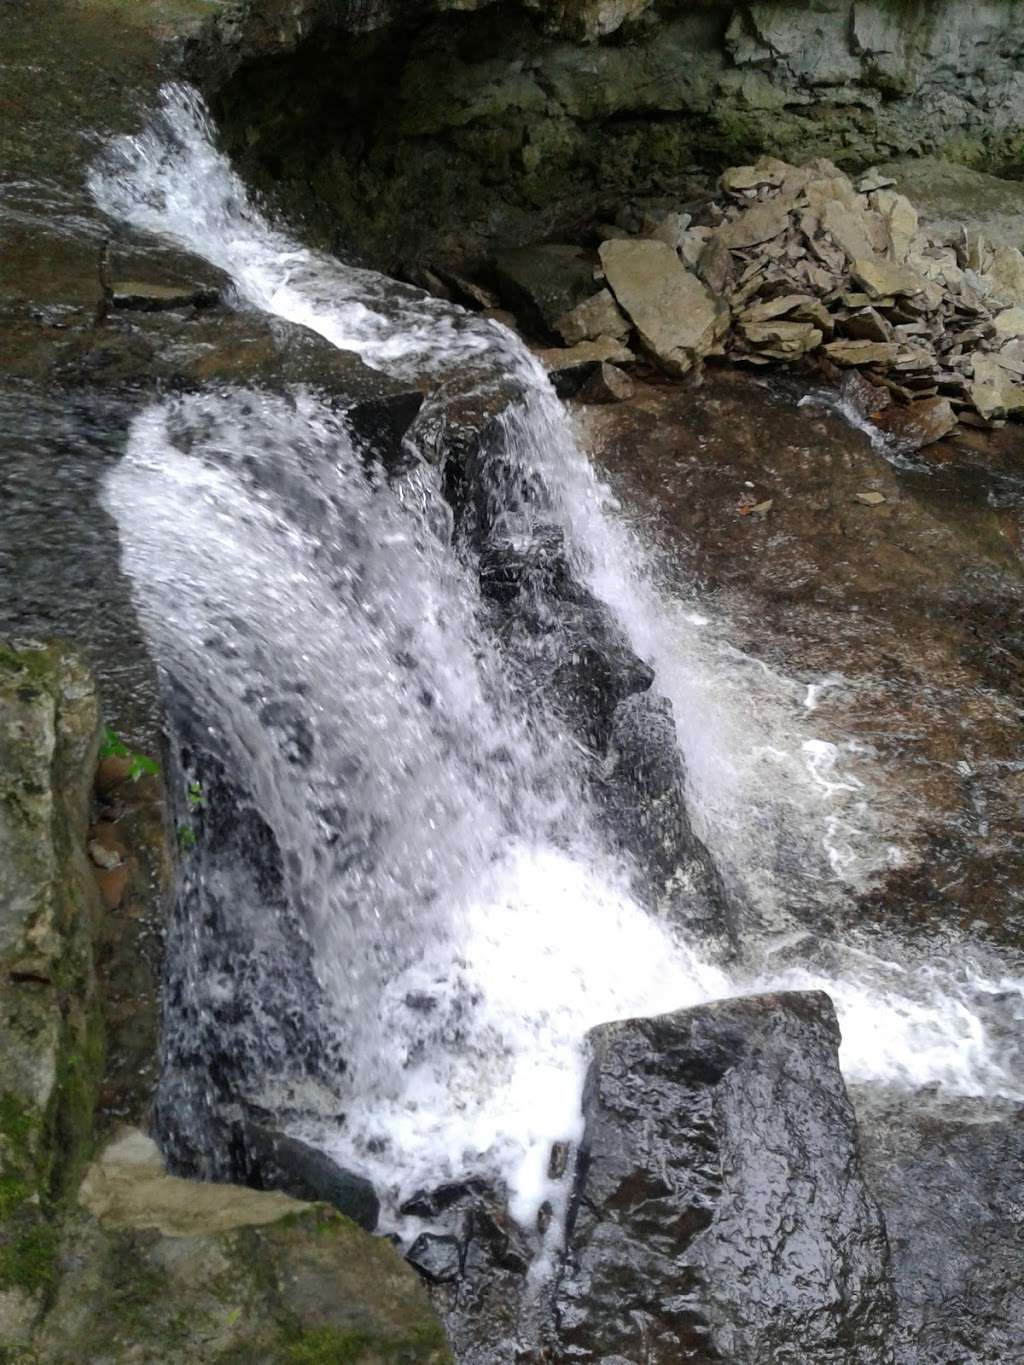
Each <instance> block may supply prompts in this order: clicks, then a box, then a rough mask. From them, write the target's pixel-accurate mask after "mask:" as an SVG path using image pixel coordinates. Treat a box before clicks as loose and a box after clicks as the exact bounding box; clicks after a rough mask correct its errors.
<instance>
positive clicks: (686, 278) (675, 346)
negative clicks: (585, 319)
mask: <svg viewBox="0 0 1024 1365" xmlns="http://www.w3.org/2000/svg"><path fill="white" fill-rule="evenodd" d="M601 264H602V266H603V267H604V272H605V277H606V278H607V280H608V284H609V287H610V288H611V290H612V292H613V293H614V295H615V297H616V298H617V299H618V301H619V305H620V307H621V308H622V309H623V310H624V311H625V313H626V314H627V315H628V316H629V317H630V318H631V319H632V320H633V323H634V324H635V326H636V329H637V333H638V335H639V337H640V342H641V344H642V345H643V347H644V349H645V350H646V351H647V352H649V354H650V355H651V356H652V357H653V359H654V360H656V361H657V363H658V364H659V365H660V366H661V367H662V369H664V370H667V371H668V372H669V373H670V374H678V375H682V374H686V373H687V372H688V371H689V370H691V369H692V368H693V366H694V365H695V364H696V363H697V362H698V361H699V360H700V359H702V358H703V357H704V356H706V355H708V354H709V353H710V352H711V351H713V350H715V348H716V347H717V345H718V343H719V341H720V340H721V338H722V337H723V336H724V335H725V333H726V331H727V330H728V327H729V310H728V308H726V307H725V305H724V304H723V303H722V301H721V300H720V299H718V298H716V297H715V295H714V294H712V292H711V290H710V289H708V287H707V286H706V285H705V284H703V283H702V282H701V281H700V280H699V279H698V278H697V276H696V275H694V274H692V273H691V272H690V271H689V270H687V268H686V267H685V266H684V265H683V264H682V262H681V261H680V259H679V257H678V256H677V254H676V252H675V251H674V250H673V249H672V247H670V246H669V245H668V244H667V243H666V242H659V241H653V240H651V239H649V238H648V239H642V240H637V241H623V240H616V241H611V242H604V243H603V244H602V246H601Z"/></svg>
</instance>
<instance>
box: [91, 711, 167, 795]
mask: <svg viewBox="0 0 1024 1365" xmlns="http://www.w3.org/2000/svg"><path fill="white" fill-rule="evenodd" d="M100 758H126V759H127V760H128V780H129V782H138V780H139V778H140V777H143V776H153V775H154V774H155V773H158V772H159V771H160V765H159V763H157V761H156V760H155V759H153V758H149V757H147V755H146V754H137V753H135V752H134V751H133V750H131V749H129V748H128V746H127V745H126V744H125V742H124V740H123V739H121V737H120V735H119V734H118V733H117V731H116V730H115V729H113V727H112V726H110V725H104V727H103V739H102V740H101V742H100Z"/></svg>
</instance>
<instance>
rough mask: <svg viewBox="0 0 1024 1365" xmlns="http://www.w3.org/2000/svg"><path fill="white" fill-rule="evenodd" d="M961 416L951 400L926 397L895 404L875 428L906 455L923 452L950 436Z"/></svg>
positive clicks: (877, 419) (887, 410)
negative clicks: (957, 415) (957, 414)
mask: <svg viewBox="0 0 1024 1365" xmlns="http://www.w3.org/2000/svg"><path fill="white" fill-rule="evenodd" d="M956 423H957V417H956V413H955V412H954V411H953V408H952V405H951V404H950V402H949V400H948V399H947V398H925V399H922V400H921V401H920V402H917V403H892V404H890V406H889V407H887V408H886V409H885V411H884V412H881V413H879V414H878V416H877V417H876V418H875V425H876V426H877V427H878V429H879V430H880V431H883V432H885V434H886V435H887V436H888V437H889V438H890V439H891V441H892V443H893V445H894V446H895V447H896V449H897V450H898V451H899V452H900V453H902V454H909V452H910V451H913V450H920V449H922V447H924V446H928V445H931V444H932V443H933V442H935V441H941V440H942V438H943V436H948V435H949V433H950V432H951V431H952V430H953V428H954V427H955V426H956Z"/></svg>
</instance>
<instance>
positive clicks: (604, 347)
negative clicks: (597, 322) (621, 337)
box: [537, 337, 636, 372]
mask: <svg viewBox="0 0 1024 1365" xmlns="http://www.w3.org/2000/svg"><path fill="white" fill-rule="evenodd" d="M537 358H538V360H539V361H540V362H541V364H542V365H543V366H544V368H545V369H546V370H548V371H549V372H551V371H554V370H564V369H567V368H568V367H569V366H570V365H583V364H586V363H587V362H588V361H595V360H596V361H603V360H610V361H611V362H612V364H613V365H629V364H630V363H631V362H632V361H634V360H635V359H636V356H634V354H633V352H632V351H631V350H630V349H629V347H628V346H623V344H622V342H621V341H617V340H616V339H615V337H597V338H596V339H595V340H594V341H581V342H580V343H579V344H578V345H577V346H552V347H550V348H549V349H548V350H544V351H538V352H537Z"/></svg>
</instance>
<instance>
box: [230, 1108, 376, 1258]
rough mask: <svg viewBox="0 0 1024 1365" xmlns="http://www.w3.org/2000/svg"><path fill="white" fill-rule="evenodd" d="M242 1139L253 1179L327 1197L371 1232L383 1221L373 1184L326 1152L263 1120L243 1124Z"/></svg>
mask: <svg viewBox="0 0 1024 1365" xmlns="http://www.w3.org/2000/svg"><path fill="white" fill-rule="evenodd" d="M242 1143H243V1146H244V1153H245V1155H244V1161H245V1166H246V1177H247V1183H248V1184H250V1185H253V1186H255V1187H256V1188H257V1189H261V1190H281V1191H283V1192H284V1193H285V1194H290V1195H292V1197H293V1198H295V1199H311V1200H322V1201H323V1202H324V1203H327V1204H333V1205H334V1207H335V1208H336V1209H337V1210H338V1211H339V1212H340V1213H343V1214H345V1216H346V1217H348V1218H351V1219H352V1221H353V1222H354V1223H358V1224H359V1226H360V1227H361V1228H365V1229H366V1231H367V1232H373V1231H374V1230H375V1228H376V1227H377V1220H378V1218H379V1217H380V1201H379V1199H378V1198H377V1194H376V1191H375V1190H374V1188H373V1186H372V1185H371V1184H370V1182H369V1181H368V1180H366V1179H364V1178H363V1177H362V1176H360V1175H355V1174H354V1173H353V1172H352V1171H346V1170H345V1169H344V1167H342V1166H339V1165H337V1163H336V1162H334V1161H332V1160H331V1158H330V1157H329V1156H327V1155H326V1153H324V1152H321V1151H319V1150H318V1149H317V1148H316V1147H311V1146H310V1145H309V1143H308V1142H302V1141H300V1140H299V1139H298V1138H294V1137H289V1136H288V1135H287V1134H286V1133H279V1132H276V1131H274V1130H273V1129H271V1128H265V1127H263V1126H262V1125H260V1124H257V1123H245V1124H244V1125H243V1129H242Z"/></svg>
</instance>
